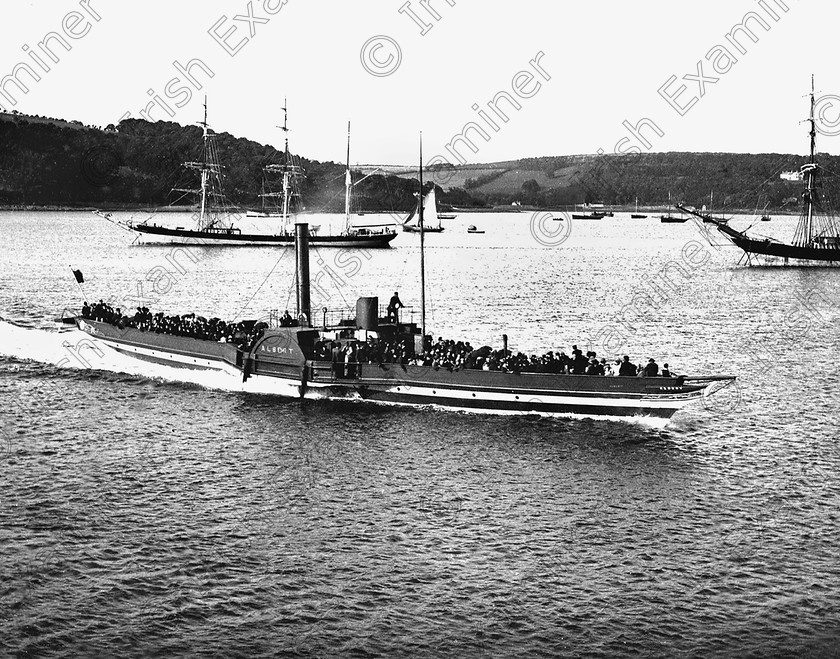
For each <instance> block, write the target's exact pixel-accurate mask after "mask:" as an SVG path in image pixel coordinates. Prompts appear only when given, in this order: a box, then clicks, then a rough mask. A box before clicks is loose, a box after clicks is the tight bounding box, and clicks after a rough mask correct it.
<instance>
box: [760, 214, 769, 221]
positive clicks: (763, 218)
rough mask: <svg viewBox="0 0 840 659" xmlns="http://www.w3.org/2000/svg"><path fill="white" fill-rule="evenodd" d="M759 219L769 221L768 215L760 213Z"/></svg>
mask: <svg viewBox="0 0 840 659" xmlns="http://www.w3.org/2000/svg"><path fill="white" fill-rule="evenodd" d="M761 221H762V222H769V221H770V216H769V215H762V216H761Z"/></svg>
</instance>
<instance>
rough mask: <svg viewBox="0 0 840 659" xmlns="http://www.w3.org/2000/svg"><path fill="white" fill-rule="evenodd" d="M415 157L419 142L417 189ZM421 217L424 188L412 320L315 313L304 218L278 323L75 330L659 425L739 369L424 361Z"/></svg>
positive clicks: (507, 404) (311, 386)
mask: <svg viewBox="0 0 840 659" xmlns="http://www.w3.org/2000/svg"><path fill="white" fill-rule="evenodd" d="M422 160H423V158H422V145H421V155H420V162H421V166H420V174H419V178H420V189H421V190H422V188H423V168H422ZM424 219H425V218H424V203H423V197H422V196H421V197H420V202H419V208H418V226H419V228H420V231H419V234H420V305H421V307H420V324H419V326H418V325H417V323H416V322H414V319H413V317H411V318H410V319H409V320H407V321H406V320H405V318H403V319H402V320H400V318H399V314H398V313H397V312H396V310H393V312H392V311H391V309H389V311H388V313H387V314H383V313H382V310H381V309H380V307H379V304H378V298H377V297H361V298H359V299H358V300H357V302H356V313H355V316H354V317H351V318H343V319H342V318H341V316H340V315H333V314H330V313H329V312H327V310H324V313H323V316H322V319H323V320H322V322H320V323H319V322H317V321H316V320H315V319H314V318H313V315H312V308H311V307H312V305H311V299H310V275H309V244H310V237H309V232H308V227H307V225H306V224H305V223H297V224H296V225H295V248H296V265H297V271H296V276H295V280H296V289H297V315H296V320H292V319H291V318H289V319H288V322H285V323H283V322H281V323H279V324H277V325H276V326H272V325H269V324H265V323H263V324H257V323H255V321H247V325H248V327H249V328H250V329H249V334H248V336H247V337H245V338H240V340H238V341H236V342H220V341H213V340H207V339H206V338H195V337H193V336H183V335H179V336H175V335H172V334H167V333H158V332H156V331H144V330H143V329H140V328H138V327H135V326H132V325H131V324H130V323H129V324H126V323H123V322H120V323H113V322H105V321H103V320H102V319H100V318H93V317H91V315H90V313H88V315H87V316H83V317H76V318H75V319H74V321H75V323H76V324H77V326H78V327H79V329H81V330H82V331H84V332H86V333H87V334H89V335H90V336H91V337H93V338H94V339H96V340H97V341H99V342H101V343H102V344H104V345H105V346H108V347H110V348H112V349H113V350H116V351H117V352H119V353H121V354H124V355H128V356H131V357H135V358H138V359H142V360H146V361H152V362H155V363H162V364H166V365H168V366H173V367H179V368H189V369H203V370H207V371H210V372H216V373H223V374H227V375H229V376H232V377H234V378H236V379H237V380H239V381H241V383H242V390H243V391H247V392H255V393H262V394H276V395H280V396H287V397H294V398H300V399H351V400H359V401H371V402H379V403H390V404H400V405H409V406H435V407H440V408H445V409H449V410H458V411H473V412H482V413H496V414H517V413H519V414H532V413H537V414H547V415H566V416H588V417H598V418H606V419H622V420H628V419H643V420H645V421H646V422H648V423H651V424H653V425H664V424H665V423H667V420H668V419H669V418H670V417H671V416H672V415H673V414H674V413H675V412H676V411H677V410H679V409H680V408H682V407H683V406H685V405H687V404H689V403H690V402H692V401H696V400H698V399H700V398H702V397H704V396H707V395H709V394H711V393H714V392H715V391H717V390H718V389H719V388H721V387H723V386H726V385H728V384H731V383H732V382H733V381H734V380H735V378H734V376H729V375H710V376H687V375H686V376H679V377H653V376H640V377H609V376H606V375H586V374H580V375H578V374H569V373H561V372H532V371H515V370H510V369H498V370H485V369H483V368H477V367H473V368H470V367H466V366H465V367H463V368H440V367H435V365H434V363H431V364H430V363H429V362H428V354H429V350H430V346H431V336H429V334H428V332H427V329H428V328H427V326H426V313H425V312H426V294H425V290H426V277H425V272H426V266H425V263H426V262H425V249H424V245H425V233H426V232H425V221H424ZM405 315H407V314H405V313H403V316H405ZM214 320H218V319H214ZM318 320H321V315H320V314H319V318H318ZM502 338H503V346H504V348H503V350H501V351H497V352H499V353H501V355H502V356H503V358H504V357H506V356H508V355H511V354H512V353H510V351H508V349H507V336H506V335H505V336H503V337H502ZM380 342H384V343H385V344H387V345H388V346H391V348H389V349H388V350H389V351H390V350H392V348H393V349H394V352H399V354H400V355H401V357H400V358H399V359H396V358H393V359H387V358H386V359H362V358H360V355H362V354H364V353H365V352H367V354H369V355H370V354H372V353H375V352H376V348H377V346H378V345H380ZM397 347H398V350H397ZM484 350H492V349H491V348H490V347H489V346H487V347H482V348H480V349H479V350H477V351H474V352H475V353H480V352H482V351H484ZM470 356H472V354H471V355H470ZM421 360H422V361H421ZM468 361H469V360H468Z"/></svg>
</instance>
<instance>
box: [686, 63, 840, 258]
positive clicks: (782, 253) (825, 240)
mask: <svg viewBox="0 0 840 659" xmlns="http://www.w3.org/2000/svg"><path fill="white" fill-rule="evenodd" d="M810 99H811V111H810V114H809V117H808V119H807V121H808V122H809V123H810V124H811V128H810V131H809V135H810V141H811V148H810V154H809V155H808V161H807V162H806V163H805V164H804V165H802V166H801V167H800V169H799V176H798V177H797V178H799V179H801V180H802V181H803V183H804V190H803V192H802V212H801V214H800V216H799V221H798V223H797V225H796V232H795V234H794V236H793V242H792V243H784V242H781V241H779V240H776V239H773V238H753V237H751V236H749V235H747V233H746V231H738V230H737V229H735V228H733V227H731V226H729V224H728V222H727V221H726V220H723V219H717V218H713V217H711V215H709V214H706V213H703V212H702V211H698V210H696V209H694V208H690V207H687V206H686V205H685V204H677V208H679V209H680V210H683V211H685V212H686V213H689V214H691V215H693V216H694V217H698V218H700V219H702V220H703V221H704V222H708V223H710V224H714V225H715V227H716V228H717V229H718V231H720V232H721V233H722V234H723V235H724V236H726V237H727V238H728V239H729V240H730V241H732V243H734V244H735V245H737V246H738V247H740V248H741V249H742V250H744V255H745V257H746V260H747V263H748V264H752V257H753V256H764V257H771V260H772V259H773V258H777V259H778V258H781V259H782V260H783V262H784V263H785V264H790V262H791V261H793V262H794V264H799V265H808V264H815V265H827V264H834V263H837V262H840V223H838V220H837V217H836V216H835V215H834V214H833V213H832V211H831V210H830V209H829V208H828V205H827V204H826V203H825V201H824V195H823V194H822V178H823V169H822V167H821V166H820V165H819V163H818V162H817V157H816V146H817V126H816V120H815V117H814V106H815V101H814V77H813V76H811V94H810ZM762 219H763V218H762Z"/></svg>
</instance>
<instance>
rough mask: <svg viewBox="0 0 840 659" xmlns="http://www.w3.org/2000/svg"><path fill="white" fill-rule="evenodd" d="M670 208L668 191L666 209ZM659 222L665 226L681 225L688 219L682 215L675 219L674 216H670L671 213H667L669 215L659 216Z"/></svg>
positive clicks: (669, 193)
mask: <svg viewBox="0 0 840 659" xmlns="http://www.w3.org/2000/svg"><path fill="white" fill-rule="evenodd" d="M670 207H671V192H670V191H669V192H668V208H670ZM659 221H660V222H664V223H666V224H682V223H683V222H688V217H687V216H682V215H681V216H680V217H675V216H674V215H671V213H670V212H669V213H666V214H665V215H660V216H659Z"/></svg>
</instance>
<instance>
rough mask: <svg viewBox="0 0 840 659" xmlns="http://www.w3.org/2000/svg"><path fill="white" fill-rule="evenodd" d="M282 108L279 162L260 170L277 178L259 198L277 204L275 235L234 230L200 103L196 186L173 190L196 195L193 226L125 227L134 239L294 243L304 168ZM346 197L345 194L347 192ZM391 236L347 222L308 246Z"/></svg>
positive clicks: (380, 243)
mask: <svg viewBox="0 0 840 659" xmlns="http://www.w3.org/2000/svg"><path fill="white" fill-rule="evenodd" d="M284 106H285V104H284ZM282 109H283V117H284V118H283V126H282V127H281V130H282V131H283V132H284V133H285V149H284V152H283V161H282V162H281V163H277V164H271V165H268V166H267V167H265V173H266V174H267V175H273V176H276V177H279V179H280V186H281V189H280V191H279V192H264V193H263V198H271V199H275V200H277V201H278V210H277V212H276V213H269V214H268V215H270V216H271V217H272V219H277V225H278V228H277V230H276V231H274V232H264V233H260V232H254V231H249V232H245V231H243V230H242V228H241V227H240V226H238V221H239V220H241V218H242V216H241V214H240V213H239V212H237V210H236V209H234V208H233V207H232V206H231V205H230V204H229V202H228V201H227V198H226V197H225V194H224V189H223V182H224V177H223V173H222V166H221V164H220V161H219V154H218V150H217V147H216V139H215V138H216V135H215V133H214V132H213V131H212V130H211V129H210V126H209V124H208V123H207V100H206V99H205V101H204V121H202V122H200V123H199V125H200V126H201V127H202V129H203V137H202V155H201V159H200V160H199V161H196V162H187V163H184V166H185V167H186V168H187V169H190V170H194V171H197V172H198V173H199V176H200V179H199V183H200V186H199V188H197V189H187V188H176V189H175V190H173V191H174V192H180V193H182V194H183V195H193V194H194V195H195V196H196V197H197V199H198V209H197V213H196V220H195V226H194V227H191V228H186V227H171V226H163V225H158V224H157V223H152V222H151V221H150V220H146V221H144V222H141V223H139V224H134V223H127V224H126V226H127V228H129V229H130V230H132V231H134V232H136V234H137V236H138V238H139V241H140V242H143V243H166V244H176V245H183V244H199V245H203V246H213V245H265V246H292V245H294V241H295V234H294V224H295V213H294V211H295V210H296V208H294V204H295V203H296V201H297V199H298V198H299V195H300V193H299V182H300V180H301V179H302V178H303V176H304V170H303V168H302V167H301V165H300V162H299V160H298V159H297V157H295V156H292V154H291V152H290V151H289V128H288V109H287V108H286V107H283V108H282ZM348 139H349V137H348ZM348 158H349V144H348ZM349 172H350V163H349V161H348V163H347V175H348V176H349ZM347 194H349V190H348V191H347ZM182 198H183V197H182ZM97 214H99V215H102V216H103V217H106V219H109V220H110V219H111V218H110V217H109V216H105V215H104V214H102V213H99V212H98V211H97ZM348 217H349V216H348ZM396 236H397V232H396V230H395V229H394V228H393V227H387V228H386V227H353V226H351V225H350V223H349V221H346V222H345V226H344V229H343V230H342V231H341V232H340V233H337V234H320V235H317V234H314V235H312V236H311V243H312V245H314V246H318V247H368V248H373V247H388V246H389V245H390V243H391V241H392V240H393V239H394V238H396Z"/></svg>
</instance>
